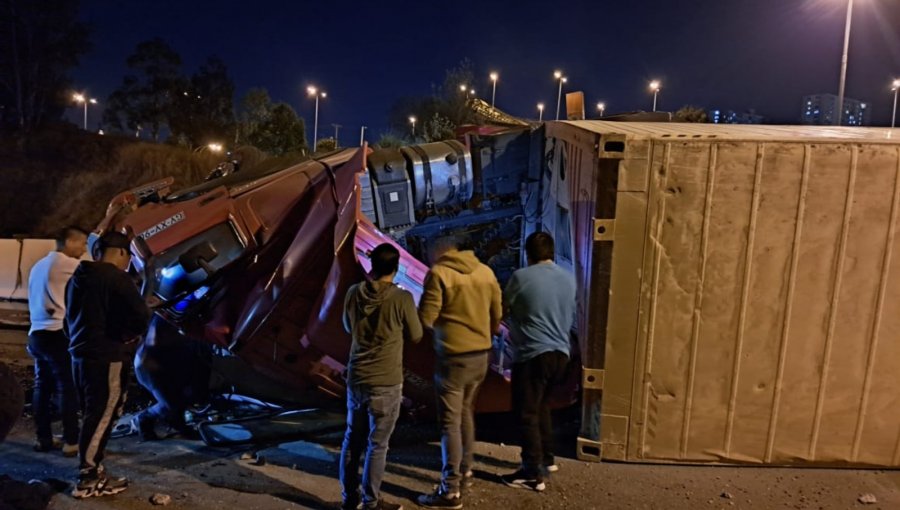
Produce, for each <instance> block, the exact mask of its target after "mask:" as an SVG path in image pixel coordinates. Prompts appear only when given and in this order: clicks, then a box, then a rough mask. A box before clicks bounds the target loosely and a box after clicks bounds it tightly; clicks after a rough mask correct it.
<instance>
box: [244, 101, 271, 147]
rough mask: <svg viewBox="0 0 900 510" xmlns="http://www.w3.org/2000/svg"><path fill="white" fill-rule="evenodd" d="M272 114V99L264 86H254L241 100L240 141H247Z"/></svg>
mask: <svg viewBox="0 0 900 510" xmlns="http://www.w3.org/2000/svg"><path fill="white" fill-rule="evenodd" d="M271 116H272V99H271V98H270V97H269V91H268V90H266V89H264V88H252V89H250V90H248V91H247V94H246V95H245V96H244V99H242V100H241V108H240V111H239V112H238V133H237V139H238V143H241V142H244V141H247V140H248V139H249V137H250V135H251V133H253V132H255V131H256V130H257V129H259V126H260V125H262V124H263V123H264V122H266V121H268V120H269V118H270V117H271Z"/></svg>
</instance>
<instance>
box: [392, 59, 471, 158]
mask: <svg viewBox="0 0 900 510" xmlns="http://www.w3.org/2000/svg"><path fill="white" fill-rule="evenodd" d="M473 80H474V73H473V72H472V62H471V61H469V60H468V59H466V60H463V61H462V62H460V63H459V65H457V66H456V67H454V68H452V69H449V70H447V72H446V74H445V76H444V82H443V83H442V84H441V85H439V86H438V85H432V88H431V94H430V95H427V96H413V97H404V98H401V99H399V100H398V101H397V102H395V103H394V105H393V106H392V107H391V109H390V112H389V113H388V124H389V125H390V127H391V129H392V130H393V131H396V132H400V133H403V132H407V131H408V130H409V117H410V115H413V116H415V117H416V118H418V119H428V120H426V121H425V125H424V126H423V127H424V128H425V130H426V139H428V138H429V134H434V135H435V136H442V137H441V138H439V139H441V140H445V139H446V137H447V136H449V138H453V132H454V130H455V129H456V128H457V127H458V126H461V125H463V124H468V123H472V122H474V121H475V116H474V113H473V112H472V110H471V109H470V108H469V107H468V104H467V98H468V97H469V96H468V93H467V92H464V91H462V90H460V86H462V85H466V88H467V90H468V89H470V88H472V83H473ZM429 123H430V124H431V126H429Z"/></svg>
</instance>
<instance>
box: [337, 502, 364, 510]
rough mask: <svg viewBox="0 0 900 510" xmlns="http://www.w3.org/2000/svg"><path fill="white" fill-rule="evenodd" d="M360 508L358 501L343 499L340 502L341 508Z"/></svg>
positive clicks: (347, 509)
mask: <svg viewBox="0 0 900 510" xmlns="http://www.w3.org/2000/svg"><path fill="white" fill-rule="evenodd" d="M360 508H362V503H360V502H359V501H344V502H342V503H341V510H359V509H360Z"/></svg>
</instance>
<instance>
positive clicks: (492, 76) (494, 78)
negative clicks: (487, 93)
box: [491, 73, 500, 108]
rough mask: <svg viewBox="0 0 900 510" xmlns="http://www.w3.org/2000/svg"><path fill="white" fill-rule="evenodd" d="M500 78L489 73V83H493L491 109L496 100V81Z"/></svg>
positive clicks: (495, 74)
mask: <svg viewBox="0 0 900 510" xmlns="http://www.w3.org/2000/svg"><path fill="white" fill-rule="evenodd" d="M498 78H500V75H499V74H497V73H491V81H492V82H494V90H493V91H492V92H491V108H493V107H494V100H495V99H497V79H498Z"/></svg>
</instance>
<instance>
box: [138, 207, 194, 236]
mask: <svg viewBox="0 0 900 510" xmlns="http://www.w3.org/2000/svg"><path fill="white" fill-rule="evenodd" d="M183 219H184V211H181V212H179V213H176V214H174V215H172V216H169V217H168V218H166V219H164V220H162V221H161V222H159V223H157V224H156V225H154V226H152V227H150V228H148V229H147V230H145V231H143V232H141V233H140V234H139V235H140V236H141V237H142V238H143V239H144V240H145V241H146V240H147V239H150V238H151V237H153V236H155V235H156V234H159V233H160V232H162V231H163V230H165V229H167V228H169V227H171V226H172V225H175V224H176V223H178V222H180V221H182V220H183Z"/></svg>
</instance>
